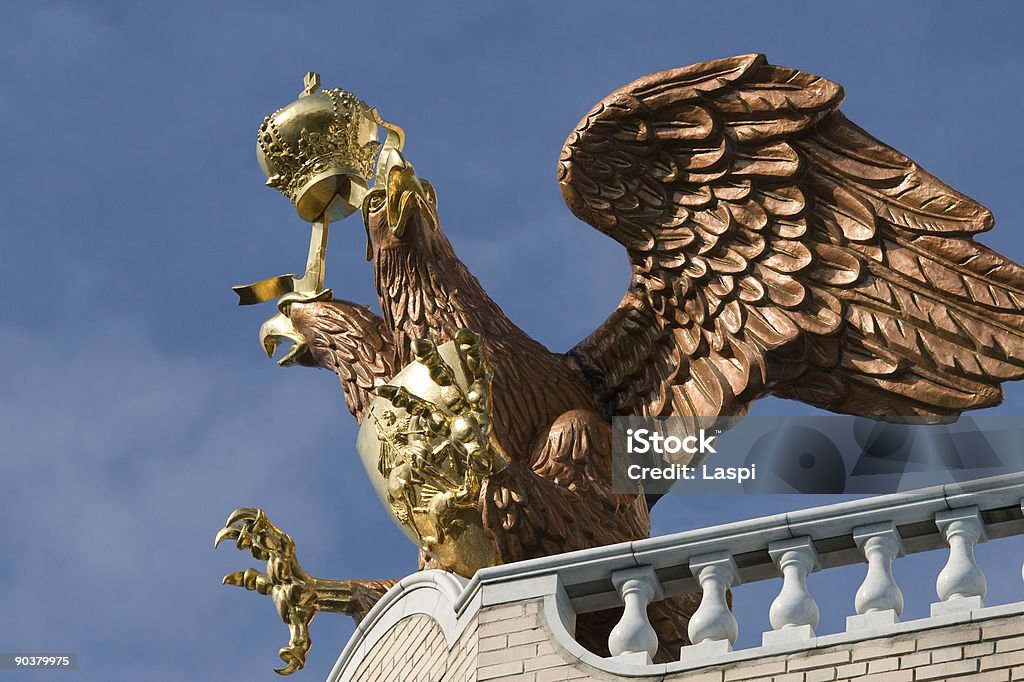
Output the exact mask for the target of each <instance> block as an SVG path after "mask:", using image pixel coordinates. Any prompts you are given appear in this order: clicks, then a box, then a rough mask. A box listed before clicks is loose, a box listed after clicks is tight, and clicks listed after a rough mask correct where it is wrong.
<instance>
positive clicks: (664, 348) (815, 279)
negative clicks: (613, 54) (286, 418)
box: [218, 54, 1024, 672]
mask: <svg viewBox="0 0 1024 682" xmlns="http://www.w3.org/2000/svg"><path fill="white" fill-rule="evenodd" d="M842 99H843V90H842V88H841V87H840V86H839V85H837V84H836V83H833V82H831V81H829V80H826V79H824V78H821V77H818V76H814V75H810V74H807V73H803V72H801V71H797V70H794V69H789V68H785V67H781V66H775V65H772V64H769V63H768V61H767V60H766V58H765V57H764V56H763V55H758V54H753V55H743V56H737V57H732V58H728V59H721V60H716V61H709V62H703V63H700V64H695V65H692V66H686V67H682V68H677V69H670V70H667V71H661V72H659V73H654V74H651V75H648V76H644V77H643V78H640V79H639V80H636V81H634V82H632V83H630V84H629V85H626V86H625V87H623V88H621V89H619V90H616V91H615V92H613V93H612V94H610V95H608V96H607V97H605V98H604V99H603V100H601V102H599V103H598V104H597V105H596V106H595V107H594V108H593V109H591V110H590V112H589V113H588V114H587V115H586V116H585V117H584V118H583V120H582V121H580V123H579V124H578V125H577V127H576V128H575V129H574V130H573V131H572V132H571V133H570V134H569V137H568V140H567V141H566V143H565V146H564V148H563V149H562V152H561V155H560V157H559V161H558V182H559V186H560V188H561V191H562V194H563V196H564V198H565V201H566V203H567V204H568V206H569V208H570V210H571V211H572V212H573V213H574V214H575V215H576V216H578V217H579V218H580V219H582V220H583V221H585V222H587V223H589V224H590V225H592V226H593V227H595V228H597V229H598V230H600V231H601V232H603V233H605V234H606V235H608V236H609V237H611V238H612V239H614V240H616V241H617V242H619V243H620V244H622V245H623V246H624V247H625V249H626V253H627V256H628V258H629V262H630V265H631V268H632V277H631V280H630V283H629V286H628V289H627V290H626V293H625V296H624V297H623V299H622V301H621V302H620V303H619V305H618V307H617V308H616V309H615V310H614V311H613V312H612V313H611V315H610V316H609V317H608V319H607V320H606V321H605V323H604V324H602V325H601V326H600V327H599V328H598V329H596V330H595V331H594V332H593V333H592V334H591V335H590V336H588V337H587V338H585V339H583V340H582V341H580V342H579V343H578V344H577V345H576V346H575V347H574V348H572V349H570V350H568V351H567V352H553V351H551V350H548V349H547V348H545V347H544V346H543V345H541V344H540V343H538V342H537V341H535V340H534V339H532V338H530V336H529V335H527V334H526V333H525V332H524V331H523V330H522V329H520V328H519V327H517V326H516V324H515V323H514V322H513V321H512V320H510V319H509V318H508V317H507V316H506V315H505V314H504V313H503V312H502V310H501V308H500V307H499V306H498V304H497V303H495V302H494V301H493V300H492V299H491V298H490V297H489V296H488V295H487V293H486V292H485V291H484V289H483V287H482V286H481V285H480V283H479V281H478V280H477V279H476V277H474V276H473V275H472V274H471V273H470V271H469V270H468V268H467V267H466V266H465V265H464V264H463V263H462V261H460V260H459V258H458V257H457V256H456V253H455V250H454V249H453V247H452V244H451V242H449V240H448V238H447V237H446V236H445V234H444V233H443V232H442V231H441V229H440V221H439V220H438V215H437V206H436V197H435V194H434V190H433V188H432V187H431V186H430V185H429V184H428V183H426V182H425V181H423V180H421V179H420V178H418V177H417V176H416V174H415V172H414V171H413V170H412V167H411V166H410V165H408V164H407V163H404V161H401V162H397V163H394V164H392V167H391V168H390V170H389V171H388V173H387V175H386V177H384V178H383V181H381V182H378V183H377V184H376V185H375V186H374V188H373V189H372V190H369V192H368V193H367V195H366V198H365V201H363V203H362V205H361V209H362V212H363V217H364V220H365V225H366V231H367V239H368V256H369V257H370V258H371V259H372V261H373V268H374V276H375V281H376V288H377V292H378V295H379V303H380V310H381V314H380V315H377V314H374V313H373V312H371V311H370V310H369V309H368V308H367V307H366V306H364V305H360V304H358V303H352V302H348V301H343V300H337V299H332V297H331V296H330V295H329V294H328V295H326V296H320V297H310V296H306V297H301V296H300V297H293V298H292V299H291V300H289V301H288V304H287V305H283V306H281V310H282V311H283V314H284V317H285V318H286V322H285V323H286V325H288V326H289V327H290V328H289V330H288V331H287V332H286V333H281V332H280V330H278V332H277V333H271V332H266V333H265V339H264V341H265V344H266V347H267V350H268V352H270V353H272V352H273V350H274V347H275V346H276V345H277V343H278V341H280V340H281V339H282V338H288V339H290V340H292V341H293V342H295V345H294V346H293V347H292V348H291V349H290V351H289V354H288V356H287V361H288V362H289V363H291V362H294V363H297V364H302V365H308V366H318V367H322V368H326V369H328V370H331V371H332V372H334V373H336V374H337V375H338V377H339V378H340V380H341V386H342V389H343V391H344V396H345V403H346V405H347V406H348V408H349V410H350V411H351V412H352V414H353V415H354V416H355V418H356V419H357V420H359V421H360V422H361V421H362V420H364V418H365V417H366V414H367V410H368V409H369V408H370V406H371V404H372V403H373V402H374V400H377V399H378V398H379V397H380V394H381V387H383V386H385V385H387V384H389V382H391V380H392V379H393V378H394V377H395V376H396V374H398V373H399V371H400V370H401V369H402V368H403V367H406V366H407V365H409V364H410V363H414V362H416V361H417V359H418V358H419V359H421V360H422V358H423V356H424V354H425V353H426V354H429V353H431V352H433V349H434V348H436V347H438V346H441V345H443V344H445V343H448V342H450V341H452V340H453V339H456V338H457V337H459V335H460V333H462V334H463V335H464V336H465V335H466V334H467V333H468V332H466V331H465V330H473V332H475V333H476V334H477V335H478V336H476V337H473V338H472V339H471V340H473V342H474V343H478V344H479V345H480V347H481V348H482V350H483V355H484V357H485V358H486V363H487V373H486V377H485V378H486V382H487V387H486V388H487V392H488V394H489V395H488V401H487V404H486V411H487V414H488V416H489V427H488V430H487V434H486V436H487V438H488V440H489V442H491V443H493V447H494V451H495V452H498V453H500V460H501V462H502V464H501V465H500V466H495V467H492V468H491V469H490V470H488V471H487V472H486V475H484V476H482V477H481V481H480V488H479V490H480V492H479V495H478V497H477V498H475V499H473V500H472V504H473V506H474V507H475V511H476V513H477V514H478V515H479V517H480V519H481V521H482V527H483V529H484V532H485V533H486V537H487V538H488V540H489V542H490V543H492V544H493V550H494V556H495V561H496V562H497V563H506V562H512V561H519V560H523V559H530V558H534V557H541V556H547V555H551V554H556V553H560V552H567V551H571V550H580V549H586V548H591V547H597V546H600V545H606V544H611V543H617V542H624V541H630V540H635V539H638V538H646V537H648V535H649V532H650V517H649V512H650V505H651V504H653V502H654V501H655V500H654V499H653V498H651V499H648V498H646V497H645V496H644V495H643V494H642V493H641V492H637V493H636V494H615V493H613V492H612V490H611V423H610V421H611V418H612V417H613V416H616V415H643V416H650V417H664V416H679V417H684V418H687V419H690V420H694V421H695V422H696V420H699V419H701V418H706V417H715V418H721V419H724V420H726V421H728V422H734V421H736V420H738V419H739V418H741V417H742V416H743V415H744V414H745V413H746V412H747V410H748V408H749V407H750V404H751V402H752V401H754V400H756V399H757V398H761V397H763V396H767V395H775V396H779V397H783V398H791V399H795V400H799V401H802V402H805V403H809V404H811V405H814V406H817V407H820V408H823V409H825V410H830V411H833V412H838V413H843V414H851V415H858V416H863V417H872V418H893V417H904V416H915V417H921V418H926V419H934V420H943V419H947V420H948V419H950V418H955V417H956V416H957V415H959V414H960V413H961V412H963V411H964V410H970V409H975V408H983V407H988V406H992V405H996V404H998V403H999V402H1000V401H1001V399H1002V390H1001V388H1000V384H1001V383H1002V382H1004V381H1008V380H1014V379H1020V378H1022V377H1024V268H1022V267H1021V266H1020V265H1018V264H1016V263H1014V262H1012V261H1010V260H1008V259H1007V258H1004V257H1003V256H1001V255H999V254H998V253H995V252H994V251H992V250H990V249H988V248H986V247H985V246H983V245H982V244H980V243H978V242H976V241H975V239H974V235H975V234H977V233H980V232H984V231H985V230H988V229H989V228H991V227H992V225H993V218H992V214H991V213H990V212H989V211H988V210H987V209H985V208H984V207H983V206H981V205H979V204H978V203H976V202H975V201H973V200H972V199H970V198H968V197H967V196H965V195H963V194H961V193H959V192H957V191H956V190H954V189H952V188H951V187H949V186H947V185H946V184H944V183H943V182H941V181H940V180H938V179H937V178H935V177H934V176H932V175H930V174H928V173H927V172H925V171H924V170H922V169H921V168H919V167H918V166H917V164H915V163H914V162H913V161H912V160H911V159H909V158H907V157H906V156H904V155H903V154H901V153H899V152H898V151H896V150H895V149H893V148H891V147H889V146H887V145H885V144H883V143H882V142H880V141H878V140H876V139H875V138H873V137H872V136H871V135H869V134H868V133H866V132H865V131H864V130H862V129H861V128H859V127H858V126H857V125H855V124H854V123H852V122H850V121H849V120H848V119H847V118H846V117H845V116H844V115H843V114H842V113H841V112H840V111H839V105H840V103H841V102H842ZM481 376H483V375H482V374H481ZM391 395H392V396H393V395H394V392H392V394H391ZM224 537H228V538H231V539H234V540H236V541H237V543H238V546H239V547H240V548H243V549H249V550H251V551H252V552H253V554H254V556H257V557H258V558H261V559H268V560H269V562H270V566H269V570H268V573H267V575H263V574H260V573H257V572H255V571H252V569H250V570H249V571H247V572H244V573H236V574H232V575H229V576H227V578H226V579H225V580H226V582H229V583H232V584H236V585H243V586H245V587H248V588H249V589H256V590H259V591H261V592H264V593H272V594H274V597H275V601H277V602H278V608H279V610H280V611H281V615H282V617H283V618H285V620H286V621H287V622H289V623H290V624H292V625H293V626H294V627H293V633H292V634H293V638H292V642H291V643H290V647H288V648H286V649H283V650H282V652H281V655H282V658H283V659H284V660H285V661H286V663H288V664H289V665H288V666H287V667H286V668H285V669H284V670H283V671H284V672H291V670H293V669H295V668H297V667H301V665H302V662H303V661H304V655H305V651H306V649H308V646H309V640H308V633H306V631H305V626H306V625H308V622H309V619H310V618H312V614H313V613H314V612H315V611H316V610H336V611H346V612H349V613H353V614H356V615H357V616H358V615H359V614H364V613H365V612H366V610H367V609H369V608H370V606H372V604H373V603H374V601H375V600H376V599H377V598H378V597H379V596H380V594H382V593H383V591H384V590H386V589H387V588H388V587H389V586H390V585H391V584H392V581H378V582H360V581H317V580H314V579H311V578H308V576H307V575H306V574H304V573H302V572H301V568H299V567H298V564H297V562H295V560H294V547H293V546H291V543H290V540H289V539H288V537H287V535H285V534H284V533H282V532H281V531H280V530H279V529H277V528H275V527H274V526H273V524H271V523H270V522H269V521H268V520H267V519H266V517H265V516H264V515H263V513H262V512H261V511H259V510H256V509H243V510H239V511H238V512H236V513H235V514H234V515H233V516H232V518H231V519H229V523H228V525H227V526H226V528H225V529H224V530H223V531H222V533H221V535H220V536H219V538H218V539H223V538H224ZM275 562H276V563H275ZM437 566H438V562H437V561H436V560H435V558H434V557H432V556H431V555H430V552H429V551H428V550H421V567H428V568H429V567H437ZM441 567H444V566H443V565H442V566H441ZM296 576H298V577H296ZM295 592H298V594H295ZM696 604H697V602H696V600H694V599H693V598H692V597H688V596H684V597H677V598H671V599H666V600H664V601H662V602H658V603H656V604H653V605H652V606H651V608H650V614H651V619H652V623H653V625H654V627H655V629H656V630H657V632H658V634H659V638H660V642H661V648H660V650H659V653H658V656H657V658H656V660H659V661H664V660H674V659H677V658H678V655H679V647H680V646H681V645H683V644H685V643H686V626H687V620H688V617H689V616H690V615H691V614H692V613H693V611H694V609H695V606H696ZM296 612H299V616H300V617H298V618H296V616H295V613H296ZM296 621H303V622H298V624H297V625H296ZM615 622H616V617H615V614H610V613H607V612H602V613H596V614H582V615H581V616H580V618H579V620H578V625H577V636H578V638H579V639H580V641H581V642H583V643H584V644H585V645H587V646H588V647H590V648H592V649H593V650H594V651H596V652H598V653H601V654H604V655H607V644H606V641H607V635H608V631H609V630H610V629H611V627H612V626H613V625H614V623H615Z"/></svg>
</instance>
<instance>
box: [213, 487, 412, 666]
mask: <svg viewBox="0 0 1024 682" xmlns="http://www.w3.org/2000/svg"><path fill="white" fill-rule="evenodd" d="M224 540H234V541H235V545H236V546H237V547H238V549H241V550H249V552H250V554H252V556H253V557H254V558H256V559H259V560H261V561H266V562H267V568H266V571H267V572H266V573H260V572H259V571H257V570H256V569H254V568H247V569H245V570H244V571H235V572H234V573H229V574H228V575H226V576H224V580H223V582H224V584H225V585H235V586H238V587H244V588H245V589H247V590H251V591H253V592H258V593H259V594H267V595H270V597H271V598H272V599H273V600H274V606H275V607H277V613H278V615H279V616H280V617H281V620H282V621H284V623H285V624H286V625H287V626H288V632H289V639H288V646H285V647H283V648H282V649H281V650H280V651H279V652H278V655H279V656H280V658H281V660H282V661H284V663H285V665H284V667H281V668H275V672H277V673H280V674H281V675H290V674H291V673H293V672H295V671H296V670H300V669H301V668H303V667H304V666H305V664H306V653H307V652H308V651H309V648H310V646H311V645H312V640H311V639H310V636H309V624H310V623H311V622H312V621H313V617H314V616H315V615H316V613H317V612H318V611H332V612H335V613H347V614H349V615H351V616H353V617H354V618H355V619H356V621H357V622H358V621H359V620H361V619H362V618H363V617H364V616H365V615H366V614H367V613H368V612H369V610H370V609H371V608H373V605H374V604H375V603H377V600H379V599H380V598H381V596H383V594H384V593H385V592H387V591H388V589H390V588H391V586H392V585H394V584H395V583H396V582H397V581H396V580H321V579H318V578H314V577H312V576H310V575H309V574H308V573H306V571H304V570H303V568H302V566H301V565H300V564H299V561H298V559H297V558H296V556H295V542H294V541H293V540H292V539H291V537H290V536H289V535H288V534H287V533H285V532H284V531H282V530H281V529H280V528H278V527H277V526H275V525H274V524H273V523H271V522H270V519H268V518H267V515H266V514H264V513H263V510H262V509H255V508H252V507H243V508H241V509H236V510H235V511H234V512H233V513H232V514H231V516H229V517H228V520H227V523H226V524H225V525H224V527H223V528H222V529H221V530H220V532H219V533H217V537H216V539H215V540H214V547H216V546H217V545H219V544H220V543H221V542H222V541H224Z"/></svg>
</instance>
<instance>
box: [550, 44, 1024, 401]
mask: <svg viewBox="0 0 1024 682" xmlns="http://www.w3.org/2000/svg"><path fill="white" fill-rule="evenodd" d="M842 97H843V92H842V89H841V88H840V86H838V85H837V84H835V83H832V82H830V81H828V80H825V79H824V78H819V77H817V76H812V75H810V74H806V73H802V72H800V71H795V70H792V69H787V68H783V67H779V66H773V65H770V64H768V63H767V61H766V60H765V58H764V56H762V55H745V56H739V57H733V58H730V59H724V60H719V61H712V62H705V63H702V64H697V65H694V66H689V67H683V68H679V69H672V70H669V71H663V72H660V73H656V74H652V75H650V76H646V77H644V78H641V79H639V80H637V81H635V82H633V83H631V84H629V85H627V86H626V87H624V88H622V89H620V90H618V91H616V92H614V93H612V94H611V95H609V96H608V97H606V98H605V99H604V100H603V101H602V102H601V103H600V104H598V105H597V106H596V107H595V108H594V109H593V110H591V112H590V113H589V114H587V116H586V117H585V118H584V119H583V121H582V122H581V123H580V124H579V126H578V127H577V128H576V130H575V131H573V133H572V134H571V135H570V136H569V139H568V141H567V142H566V145H565V147H564V149H563V150H562V156H561V159H560V165H559V181H560V185H561V189H562V193H563V195H564V197H565V200H566V202H567V203H568V205H569V207H570V209H572V211H573V212H574V213H575V214H576V215H577V216H578V217H580V218H581V219H583V220H585V221H586V222H588V223H590V224H591V225H593V226H594V227H596V228H597V229H599V230H601V231H602V232H604V233H606V234H608V235H609V236H611V237H613V238H614V239H615V240H617V241H618V242H620V243H622V244H623V245H624V246H625V247H626V249H627V251H628V253H629V258H630V262H631V264H632V281H631V284H630V286H629V289H628V291H627V293H626V295H625V297H624V298H623V300H622V302H621V303H620V305H619V307H618V309H617V310H615V312H614V313H612V315H611V316H610V317H609V319H608V320H607V321H606V322H605V323H604V325H603V326H601V327H600V328H598V329H597V330H596V331H595V332H594V333H593V334H592V335H591V336H590V337H588V338H587V339H585V340H584V341H582V342H581V343H580V344H579V345H578V346H576V348H574V349H573V351H571V354H572V355H573V356H575V357H576V358H577V359H578V360H579V361H580V363H581V364H582V365H583V366H584V368H585V369H586V370H587V371H588V372H589V373H590V374H591V375H592V376H594V377H595V379H596V380H597V381H598V382H600V383H601V384H603V387H604V389H605V391H606V395H607V397H608V398H609V399H610V400H611V401H612V402H613V410H614V412H615V413H617V414H643V415H651V416H665V415H681V416H694V415H698V416H702V417H717V416H719V415H732V416H738V415H742V414H743V413H744V412H745V411H746V409H747V406H748V404H749V402H750V401H751V400H753V399H755V398H757V397H760V396H762V395H765V394H767V393H774V394H776V395H779V396H783V397H787V398H795V399H798V400H802V401H804V402H807V403H810V404H812V405H816V406H819V407H822V408H825V409H829V410H833V411H836V412H844V413H850V414H857V415H862V416H870V417H891V416H910V415H918V416H924V417H933V418H940V417H947V416H953V415H958V414H959V413H960V412H962V411H963V410H967V409H971V408H977V407H985V406H989V405H994V404H997V403H998V402H999V401H1000V400H1001V399H1002V390H1001V388H1000V383H1001V382H1003V381H1007V380H1011V379H1020V378H1022V377H1024V313H1022V311H1024V268H1022V267H1021V266H1020V265H1018V264H1016V263H1014V262H1012V261H1010V260H1008V259H1006V258H1004V257H1003V256H1000V255H999V254H997V253H995V252H993V251H991V250H990V249H988V248H986V247H985V246H982V245H981V244H979V243H977V242H975V241H974V239H973V235H974V234H975V233H978V232H982V231H985V230H987V229H989V228H990V227H991V226H992V224H993V220H992V215H991V214H990V213H989V211H988V210H986V209H985V208H984V207H982V206H980V205H978V204H977V203H975V202H974V201H972V200H971V199H969V198H968V197H966V196H964V195H962V194H960V193H958V192H957V191H955V190H953V189H951V188H950V187H948V186H947V185H945V184H944V183H942V182H941V181H939V180H938V179H936V178H935V177H933V176H931V175H929V174H928V173H926V172H925V171H923V170H922V169H920V168H919V167H918V166H917V165H916V164H915V163H914V162H913V161H911V160H910V159H908V158H907V157H906V156H904V155H902V154H900V153H899V152H897V151H896V150H894V149H892V148H890V147H888V146H886V145H885V144H883V143H881V142H879V141H878V140H876V139H874V138H872V137H871V136H870V135H868V134H867V133H866V132H864V131H863V130H861V129H860V128H858V127H857V126H856V125H854V124H853V123H851V122H850V121H848V120H847V119H846V118H845V117H844V116H843V115H842V114H841V113H840V112H839V111H838V106H839V104H840V102H841V101H842Z"/></svg>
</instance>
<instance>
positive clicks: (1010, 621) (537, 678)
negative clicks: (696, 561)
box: [351, 600, 1024, 682]
mask: <svg viewBox="0 0 1024 682" xmlns="http://www.w3.org/2000/svg"><path fill="white" fill-rule="evenodd" d="M541 608H542V607H541V602H540V601H536V600H535V601H525V602H516V603H512V604H504V605H501V606H497V607H490V608H484V609H481V610H480V612H479V614H478V618H477V621H476V623H475V624H474V625H471V626H469V628H467V630H466V631H465V632H464V633H463V634H462V636H461V637H460V639H459V641H458V642H457V643H456V646H455V647H454V648H452V649H451V650H450V651H449V650H448V648H447V646H446V644H445V640H444V635H443V634H442V632H441V629H440V628H439V627H438V626H437V624H436V623H434V621H433V620H431V619H430V618H429V617H427V616H424V615H416V616H412V617H409V618H406V619H404V620H402V621H399V623H398V624H397V625H396V626H395V627H393V628H392V629H391V631H389V632H388V633H387V635H386V636H384V637H383V638H382V639H381V640H379V641H378V642H377V643H376V645H375V646H374V647H373V648H372V649H371V651H370V653H369V654H368V655H367V657H366V658H365V659H364V660H363V661H362V663H361V664H360V665H359V667H358V669H357V672H356V674H355V675H354V676H353V677H352V678H351V679H353V680H357V681H358V682H469V681H479V682H485V681H494V682H513V681H515V682H555V681H561V680H603V681H614V680H625V679H631V680H647V681H648V682H655V681H657V682H661V681H662V680H664V682H676V681H679V682H684V681H685V682H732V681H733V680H766V681H767V680H770V681H772V682H833V681H837V680H871V681H872V682H910V681H916V680H947V679H962V680H974V681H976V682H996V681H1000V682H1010V681H1011V680H1024V618H1022V617H1021V616H1019V615H1018V616H1013V617H1003V618H993V619H991V620H986V621H982V622H972V623H965V624H959V625H947V626H943V627H935V628H931V629H925V630H917V631H914V632H908V633H904V634H900V635H896V636H893V637H887V638H883V639H875V640H868V641H861V642H856V643H847V644H842V645H837V646H832V647H827V648H818V649H811V650H808V651H804V652H800V653H794V654H787V655H777V656H768V657H763V658H758V659H754V660H749V661H743V662H737V663H733V664H730V665H727V666H715V667H710V668H703V669H700V670H695V671H689V672H678V673H670V674H668V675H665V676H662V675H655V676H653V677H646V678H636V677H631V678H625V677H619V676H615V675H612V674H610V673H607V672H604V671H600V670H597V669H595V668H592V667H590V666H588V665H586V664H584V663H582V662H581V661H579V660H578V659H576V658H575V657H573V656H572V655H571V654H569V653H567V652H565V651H564V650H563V649H562V648H561V647H560V646H559V645H558V644H557V643H556V642H555V641H554V639H553V638H552V636H551V634H550V632H549V631H548V630H547V628H546V626H545V625H544V618H543V616H542V614H541Z"/></svg>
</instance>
